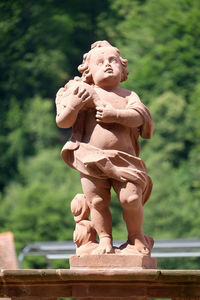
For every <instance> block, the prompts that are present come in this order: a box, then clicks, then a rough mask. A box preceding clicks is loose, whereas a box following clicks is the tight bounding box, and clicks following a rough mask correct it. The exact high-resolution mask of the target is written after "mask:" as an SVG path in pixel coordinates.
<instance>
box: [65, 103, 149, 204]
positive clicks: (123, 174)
mask: <svg viewBox="0 0 200 300" xmlns="http://www.w3.org/2000/svg"><path fill="white" fill-rule="evenodd" d="M128 108H129V109H130V108H131V109H135V110H137V111H138V112H139V113H140V114H141V116H142V117H143V120H144V122H143V125H142V126H141V127H140V128H132V129H131V138H132V143H133V147H134V150H135V152H136V156H133V155H131V154H128V153H125V152H122V151H118V150H102V149H99V148H96V147H94V146H92V145H90V144H87V143H84V142H82V133H81V131H80V129H81V128H84V116H85V114H84V111H82V112H80V113H79V115H78V118H77V121H76V123H75V125H74V126H73V131H72V137H71V139H70V141H68V142H67V143H66V144H65V145H64V147H63V149H62V151H61V155H62V158H63V160H64V161H65V162H66V163H67V164H68V165H69V166H70V167H71V168H74V169H76V170H78V171H79V172H81V173H83V174H86V175H89V176H91V177H95V178H99V179H115V180H118V181H121V182H126V181H130V182H133V183H135V184H138V185H140V186H141V188H142V191H143V197H142V198H143V199H142V200H143V201H142V202H143V205H144V204H145V203H146V201H147V200H148V199H149V196H150V194H151V190H152V181H151V178H150V177H149V176H148V175H147V169H146V166H145V164H144V162H143V160H142V159H141V158H139V157H138V155H139V152H140V147H139V135H141V136H142V137H143V138H151V136H152V133H153V129H154V125H153V121H152V118H151V115H150V113H149V111H148V109H147V108H146V107H145V106H144V105H143V104H142V103H141V102H131V103H129V104H128V105H127V109H128ZM85 153H86V154H85Z"/></svg>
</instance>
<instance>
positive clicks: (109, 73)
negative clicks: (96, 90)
mask: <svg viewBox="0 0 200 300" xmlns="http://www.w3.org/2000/svg"><path fill="white" fill-rule="evenodd" d="M127 64H128V61H127V59H123V58H122V57H121V55H120V51H119V49H117V48H116V47H113V46H112V45H111V44H110V43H108V42H107V41H98V42H95V43H94V44H92V45H91V50H90V51H89V52H88V53H86V54H84V56H83V63H82V64H81V65H80V66H79V67H78V70H79V72H80V73H82V80H83V81H84V82H86V83H88V84H96V81H98V80H100V79H101V78H100V77H104V80H109V78H112V77H114V76H115V77H116V76H117V78H118V79H117V80H118V81H119V82H122V81H125V80H126V79H127V77H128V70H127ZM97 85H98V84H97Z"/></svg>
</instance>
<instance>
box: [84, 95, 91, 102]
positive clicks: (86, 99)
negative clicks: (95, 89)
mask: <svg viewBox="0 0 200 300" xmlns="http://www.w3.org/2000/svg"><path fill="white" fill-rule="evenodd" d="M90 100H92V96H91V95H89V96H87V97H86V98H85V99H83V102H87V101H90Z"/></svg>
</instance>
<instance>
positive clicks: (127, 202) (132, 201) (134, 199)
mask: <svg viewBox="0 0 200 300" xmlns="http://www.w3.org/2000/svg"><path fill="white" fill-rule="evenodd" d="M140 201H141V199H140V195H139V194H137V193H135V194H132V195H129V196H127V197H124V198H123V199H121V201H120V202H121V205H122V206H123V208H130V207H131V208H135V209H137V208H138V207H139V205H140Z"/></svg>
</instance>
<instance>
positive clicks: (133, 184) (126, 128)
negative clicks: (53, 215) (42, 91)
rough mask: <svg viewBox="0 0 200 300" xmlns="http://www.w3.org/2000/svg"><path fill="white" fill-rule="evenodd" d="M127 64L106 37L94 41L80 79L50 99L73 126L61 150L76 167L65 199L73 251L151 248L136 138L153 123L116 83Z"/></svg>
mask: <svg viewBox="0 0 200 300" xmlns="http://www.w3.org/2000/svg"><path fill="white" fill-rule="evenodd" d="M127 63H128V61H127V60H126V59H123V58H122V57H121V55H120V51H119V50H118V49H117V48H115V47H113V46H112V45H110V44H109V43H108V42H107V41H98V42H95V43H94V44H92V46H91V50H90V51H89V52H88V53H86V54H84V56H83V63H82V64H81V65H80V66H79V67H78V70H79V72H80V73H81V74H82V76H81V77H75V78H74V79H73V80H70V81H69V82H68V83H67V84H66V85H65V86H64V87H63V88H60V89H59V91H58V93H57V96H56V106H57V116H56V122H57V125H58V126H59V127H60V128H69V127H72V137H71V139H70V140H69V141H68V142H67V143H66V144H65V145H64V147H63V149H62V152H61V155H62V158H63V159H64V161H65V162H66V163H67V164H68V165H69V166H70V167H71V168H74V169H76V170H78V171H79V172H80V177H81V184H82V189H83V194H78V195H76V196H75V198H74V199H73V200H72V203H71V209H72V213H73V214H74V219H75V222H76V229H75V232H74V241H75V243H76V246H77V254H92V255H95V254H96V255H101V254H110V253H123V254H127V253H128V254H131V253H138V254H140V255H141V254H142V255H150V252H151V249H152V246H153V239H152V238H151V237H149V236H147V235H145V234H144V233H143V231H142V225H143V205H144V204H145V203H146V201H147V200H148V199H149V196H150V194H151V190H152V181H151V179H150V177H149V176H148V175H147V170H146V167H145V164H144V162H143V161H142V159H140V158H139V157H138V156H139V152H140V146H139V136H141V137H142V138H145V139H150V138H151V137H152V133H153V130H154V125H153V121H152V118H151V115H150V113H149V111H148V109H147V108H146V107H145V105H144V104H143V103H142V102H141V101H140V99H139V97H138V95H137V94H136V93H135V92H133V91H129V90H126V89H124V88H121V87H120V86H119V83H120V82H122V81H125V80H126V79H127V77H128V71H127ZM111 187H113V189H114V191H115V193H116V195H117V197H118V200H119V202H120V204H121V206H122V208H123V219H124V221H125V223H126V227H127V231H128V238H127V242H126V243H125V244H123V245H122V246H121V247H120V248H119V249H115V248H114V247H113V243H112V216H111V213H110V210H109V204H110V190H111ZM89 216H90V219H89ZM97 235H98V237H99V242H97V240H96V237H97Z"/></svg>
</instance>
